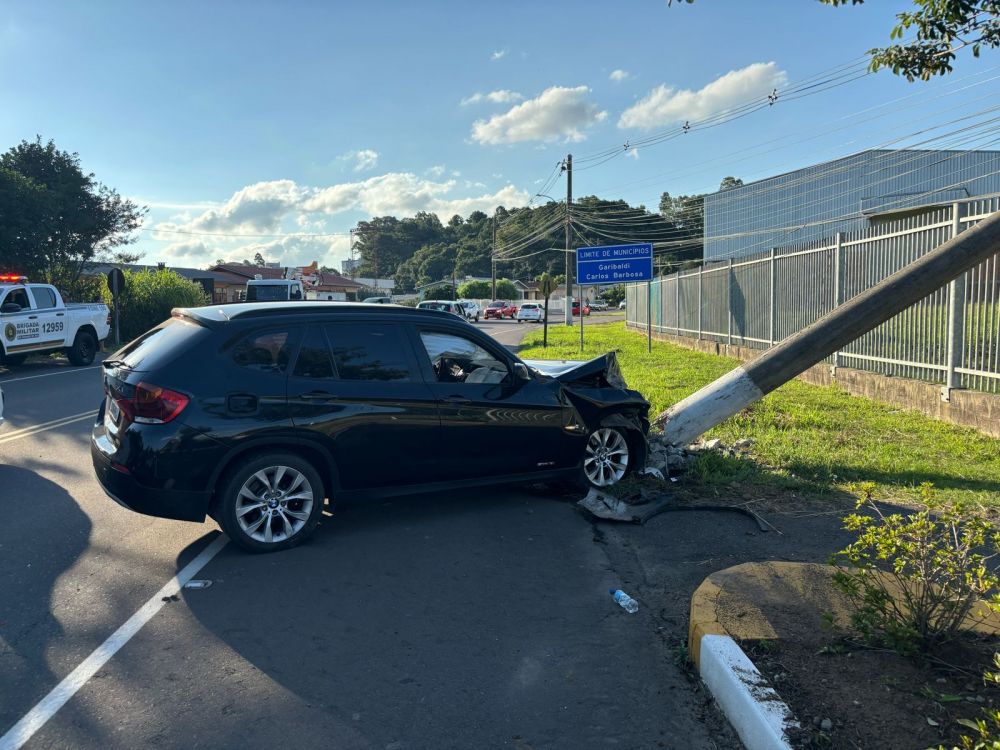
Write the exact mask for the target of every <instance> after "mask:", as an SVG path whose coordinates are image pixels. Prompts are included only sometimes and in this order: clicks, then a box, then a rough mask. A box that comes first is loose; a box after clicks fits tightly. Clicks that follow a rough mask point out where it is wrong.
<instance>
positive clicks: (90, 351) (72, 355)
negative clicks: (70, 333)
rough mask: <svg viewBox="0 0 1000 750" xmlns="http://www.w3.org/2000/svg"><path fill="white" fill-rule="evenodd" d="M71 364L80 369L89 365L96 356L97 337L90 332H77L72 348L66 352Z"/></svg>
mask: <svg viewBox="0 0 1000 750" xmlns="http://www.w3.org/2000/svg"><path fill="white" fill-rule="evenodd" d="M66 356H67V357H69V361H70V363H71V364H74V365H77V366H78V367H82V366H85V365H89V364H90V363H91V362H93V361H94V357H96V356H97V337H96V336H94V334H92V333H91V332H90V331H77V334H76V338H75V339H73V346H71V347H70V348H69V349H67V350H66Z"/></svg>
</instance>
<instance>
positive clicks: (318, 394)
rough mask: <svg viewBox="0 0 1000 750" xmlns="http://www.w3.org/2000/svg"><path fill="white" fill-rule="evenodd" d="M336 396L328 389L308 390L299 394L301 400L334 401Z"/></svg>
mask: <svg viewBox="0 0 1000 750" xmlns="http://www.w3.org/2000/svg"><path fill="white" fill-rule="evenodd" d="M336 398H337V397H336V396H335V395H333V394H332V393H329V392H328V391H309V393H301V394H299V399H301V400H302V401H334V400H336Z"/></svg>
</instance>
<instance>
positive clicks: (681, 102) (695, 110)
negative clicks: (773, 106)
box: [618, 62, 788, 129]
mask: <svg viewBox="0 0 1000 750" xmlns="http://www.w3.org/2000/svg"><path fill="white" fill-rule="evenodd" d="M787 82H788V75H787V74H786V73H785V71H783V70H781V69H780V68H778V65H777V63H773V62H768V63H754V64H752V65H748V66H747V67H745V68H741V69H740V70H731V71H730V72H728V73H726V74H725V75H724V76H720V77H719V78H716V79H715V80H714V81H712V82H711V83H709V84H707V85H706V86H704V87H703V88H701V89H699V90H698V91H692V90H690V89H676V88H674V87H672V86H667V85H666V84H661V85H659V86H657V87H656V88H655V89H653V90H652V91H650V92H649V93H648V94H647V95H646V96H645V97H643V98H642V99H641V100H640V101H638V102H637V103H636V104H634V105H633V106H631V107H629V108H628V109H626V110H625V111H624V112H623V113H622V116H621V117H620V118H619V120H618V127H620V128H646V129H648V128H655V127H660V126H663V125H671V124H675V123H681V122H688V121H694V120H700V119H703V118H705V117H707V116H708V115H711V114H714V113H716V112H718V111H720V110H724V109H727V108H729V107H732V106H734V105H737V104H741V103H742V102H744V101H746V100H747V99H751V98H753V97H755V96H759V97H764V96H766V95H767V94H769V93H771V90H772V89H775V88H780V87H782V86H784V85H785V84H786V83H787Z"/></svg>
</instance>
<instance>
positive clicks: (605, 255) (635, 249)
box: [576, 242, 653, 351]
mask: <svg viewBox="0 0 1000 750" xmlns="http://www.w3.org/2000/svg"><path fill="white" fill-rule="evenodd" d="M652 279H653V243H651V242H638V243H635V244H633V245H603V246H600V247H578V248H577V249H576V281H577V283H578V284H579V286H580V296H581V298H582V297H583V285H584V284H599V285H602V284H628V283H633V282H637V281H646V282H651V281H652ZM650 286H651V284H648V283H647V285H646V338H647V346H648V347H649V349H650V351H652V347H653V344H652V341H653V318H652V316H651V315H650V311H651V302H650V296H651V295H650V292H651V291H652V290H651V289H650ZM580 323H581V325H580V349H581V350H582V349H583V325H582V324H583V299H581V300H580Z"/></svg>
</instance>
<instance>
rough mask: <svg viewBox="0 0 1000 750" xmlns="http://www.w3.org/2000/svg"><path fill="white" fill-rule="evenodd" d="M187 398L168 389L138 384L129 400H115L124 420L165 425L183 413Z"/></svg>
mask: <svg viewBox="0 0 1000 750" xmlns="http://www.w3.org/2000/svg"><path fill="white" fill-rule="evenodd" d="M189 400H190V399H188V397H187V396H185V395H184V394H183V393H178V392H177V391H172V390H170V389H169V388H161V387H160V386H158V385H152V384H150V383H139V385H137V386H136V387H135V392H134V393H133V395H132V397H131V398H116V399H115V403H116V404H118V407H119V408H120V409H121V410H122V413H123V414H124V416H125V419H126V420H127V421H129V422H138V423H139V424H166V423H167V422H169V421H171V420H172V419H173V418H174V417H176V416H177V415H178V414H180V413H181V412H182V411H184V407H185V406H187V405H188V401H189Z"/></svg>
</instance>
